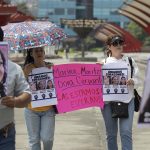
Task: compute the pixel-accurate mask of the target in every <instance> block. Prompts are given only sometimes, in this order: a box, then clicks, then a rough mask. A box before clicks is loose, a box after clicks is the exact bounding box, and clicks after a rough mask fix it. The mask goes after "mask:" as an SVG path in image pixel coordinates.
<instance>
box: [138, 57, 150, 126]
mask: <svg viewBox="0 0 150 150" xmlns="http://www.w3.org/2000/svg"><path fill="white" fill-rule="evenodd" d="M149 86H150V59H149V60H148V65H147V73H146V78H145V85H144V92H143V96H142V102H141V106H140V113H139V119H138V122H139V124H144V125H150V89H149Z"/></svg>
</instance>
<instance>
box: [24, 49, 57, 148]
mask: <svg viewBox="0 0 150 150" xmlns="http://www.w3.org/2000/svg"><path fill="white" fill-rule="evenodd" d="M44 59H45V51H44V49H43V47H39V48H32V49H29V50H28V51H27V56H26V60H25V64H24V73H25V76H26V78H27V77H28V75H29V74H30V73H31V72H32V70H33V69H35V68H39V67H48V68H50V67H52V65H53V64H52V63H48V62H45V61H44ZM45 86H46V85H45ZM37 90H39V89H37ZM34 92H35V91H34ZM42 97H43V98H45V95H44V94H43V95H42ZM25 120H26V125H27V131H28V136H29V146H30V149H31V150H41V141H42V142H43V148H44V150H52V147H53V140H54V129H55V111H54V108H53V106H43V107H37V108H32V106H31V103H30V104H29V105H28V107H26V109H25Z"/></svg>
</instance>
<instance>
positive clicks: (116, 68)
mask: <svg viewBox="0 0 150 150" xmlns="http://www.w3.org/2000/svg"><path fill="white" fill-rule="evenodd" d="M102 76H103V99H104V101H113V100H122V101H123V100H126V99H128V96H129V89H128V86H127V84H126V82H127V80H128V66H127V64H126V63H122V64H120V63H108V64H104V65H103V68H102Z"/></svg>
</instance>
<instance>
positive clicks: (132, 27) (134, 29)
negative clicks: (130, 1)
mask: <svg viewBox="0 0 150 150" xmlns="http://www.w3.org/2000/svg"><path fill="white" fill-rule="evenodd" d="M127 31H129V32H130V33H131V34H132V35H133V36H134V37H135V38H137V39H139V40H140V41H141V42H143V43H144V42H145V38H147V37H148V34H147V33H146V32H145V31H144V30H143V28H141V27H140V26H139V25H138V24H136V23H135V22H130V23H129V24H128V25H127Z"/></svg>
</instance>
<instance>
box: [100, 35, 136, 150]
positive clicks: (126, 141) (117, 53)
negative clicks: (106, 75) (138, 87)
mask: <svg viewBox="0 0 150 150" xmlns="http://www.w3.org/2000/svg"><path fill="white" fill-rule="evenodd" d="M124 43H125V40H124V38H123V37H121V36H120V35H112V36H110V37H108V39H107V41H106V46H107V58H106V60H105V62H104V64H107V65H108V64H109V63H118V64H119V65H121V64H126V66H128V68H127V69H128V80H127V81H126V85H127V86H128V89H129V95H128V99H126V100H125V101H124V103H128V113H129V117H128V118H113V117H112V110H111V101H108V100H106V97H105V98H104V103H105V105H104V109H102V110H101V112H102V116H103V118H104V122H105V127H106V135H107V147H108V150H118V144H117V133H118V126H119V130H120V137H121V144H122V150H132V149H133V148H132V124H133V115H134V93H133V89H134V85H135V84H137V78H136V76H137V73H138V67H137V65H136V63H135V61H134V60H133V58H132V62H133V66H134V72H133V78H131V67H130V64H129V60H128V57H126V56H125V55H124V54H122V52H123V46H124ZM119 65H118V66H119ZM112 67H114V66H113V65H112ZM110 69H111V68H110ZM112 69H113V68H112ZM120 94H123V93H120ZM114 101H119V98H118V99H116V100H114ZM120 101H121V100H120ZM118 124H119V125H118Z"/></svg>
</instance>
